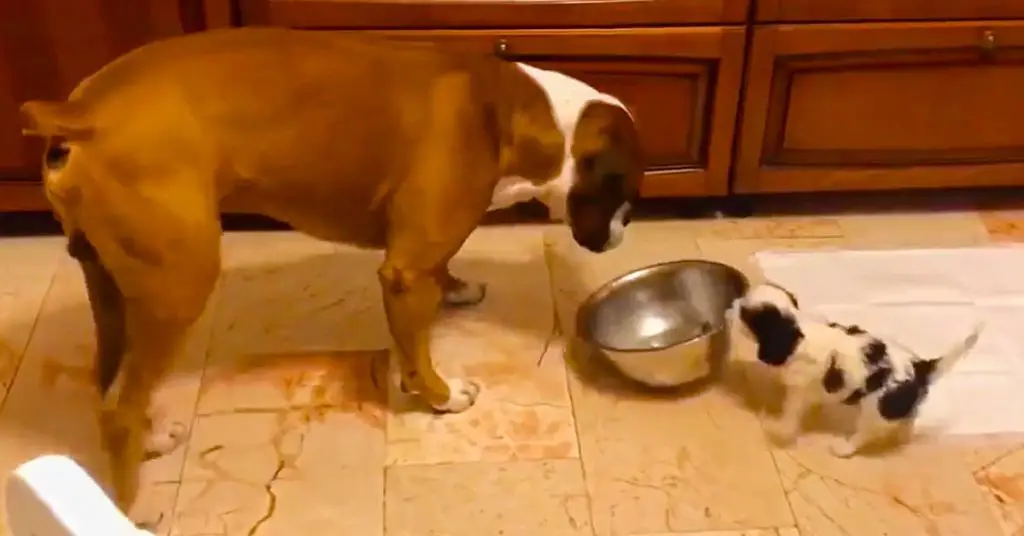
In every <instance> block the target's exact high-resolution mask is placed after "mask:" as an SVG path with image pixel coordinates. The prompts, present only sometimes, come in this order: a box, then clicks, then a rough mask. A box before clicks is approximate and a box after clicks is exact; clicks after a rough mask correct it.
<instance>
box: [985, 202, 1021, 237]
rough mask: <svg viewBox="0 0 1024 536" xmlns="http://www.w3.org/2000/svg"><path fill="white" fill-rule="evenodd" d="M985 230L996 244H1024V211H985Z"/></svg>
mask: <svg viewBox="0 0 1024 536" xmlns="http://www.w3.org/2000/svg"><path fill="white" fill-rule="evenodd" d="M979 216H980V218H981V222H982V224H983V225H984V226H985V230H987V231H988V235H989V237H990V238H991V239H992V240H993V241H995V242H1024V210H1019V209H1018V210H983V211H981V212H980V213H979Z"/></svg>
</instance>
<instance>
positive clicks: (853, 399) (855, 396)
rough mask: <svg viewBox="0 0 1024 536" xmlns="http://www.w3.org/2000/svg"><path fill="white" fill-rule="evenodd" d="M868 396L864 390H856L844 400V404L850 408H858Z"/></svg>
mask: <svg viewBox="0 0 1024 536" xmlns="http://www.w3.org/2000/svg"><path fill="white" fill-rule="evenodd" d="M867 395H868V394H867V393H866V392H864V389H856V390H854V391H853V392H852V393H850V395H849V396H847V397H846V398H844V399H843V404H846V405H848V406H856V405H857V404H860V401H861V400H863V399H864V397H865V396H867Z"/></svg>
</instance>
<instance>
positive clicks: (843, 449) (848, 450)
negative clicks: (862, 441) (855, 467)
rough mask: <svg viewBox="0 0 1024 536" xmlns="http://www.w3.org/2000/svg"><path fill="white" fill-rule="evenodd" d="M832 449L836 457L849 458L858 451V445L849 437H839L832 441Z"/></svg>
mask: <svg viewBox="0 0 1024 536" xmlns="http://www.w3.org/2000/svg"><path fill="white" fill-rule="evenodd" d="M830 450H831V451H832V455H833V456H835V457H836V458H849V457H851V456H853V455H854V454H856V453H857V445H854V444H853V443H852V442H851V441H850V440H849V439H839V440H836V442H834V443H832V447H831V449H830Z"/></svg>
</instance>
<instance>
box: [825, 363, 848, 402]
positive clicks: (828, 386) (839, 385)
mask: <svg viewBox="0 0 1024 536" xmlns="http://www.w3.org/2000/svg"><path fill="white" fill-rule="evenodd" d="M821 385H822V387H823V388H824V389H825V392H826V393H829V394H834V393H838V392H839V391H842V390H843V387H846V378H844V377H843V371H842V370H839V367H838V366H836V356H835V354H833V355H831V356H829V363H828V370H826V371H825V376H824V377H823V378H822V379H821Z"/></svg>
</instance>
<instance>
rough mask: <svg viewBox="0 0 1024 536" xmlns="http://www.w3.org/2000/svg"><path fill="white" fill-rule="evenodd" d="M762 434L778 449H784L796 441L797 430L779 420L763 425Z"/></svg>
mask: <svg viewBox="0 0 1024 536" xmlns="http://www.w3.org/2000/svg"><path fill="white" fill-rule="evenodd" d="M764 432H765V435H766V436H768V440H769V441H771V442H772V443H774V444H775V445H776V446H779V447H786V446H789V445H791V444H793V442H794V441H796V435H797V430H796V428H794V427H793V426H792V425H790V424H789V423H786V422H782V421H779V420H769V421H766V422H765V423H764Z"/></svg>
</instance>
